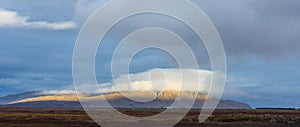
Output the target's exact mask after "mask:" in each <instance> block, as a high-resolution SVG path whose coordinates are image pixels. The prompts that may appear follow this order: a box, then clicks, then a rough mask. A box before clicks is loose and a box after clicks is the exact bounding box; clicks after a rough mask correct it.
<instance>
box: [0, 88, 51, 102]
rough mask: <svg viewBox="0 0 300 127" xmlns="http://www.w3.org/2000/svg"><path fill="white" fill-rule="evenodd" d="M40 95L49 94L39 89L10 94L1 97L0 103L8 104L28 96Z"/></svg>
mask: <svg viewBox="0 0 300 127" xmlns="http://www.w3.org/2000/svg"><path fill="white" fill-rule="evenodd" d="M39 96H47V95H43V94H41V92H39V91H30V92H25V93H21V94H14V95H8V96H4V97H0V105H4V104H8V103H11V102H15V101H19V100H23V99H27V98H34V97H39Z"/></svg>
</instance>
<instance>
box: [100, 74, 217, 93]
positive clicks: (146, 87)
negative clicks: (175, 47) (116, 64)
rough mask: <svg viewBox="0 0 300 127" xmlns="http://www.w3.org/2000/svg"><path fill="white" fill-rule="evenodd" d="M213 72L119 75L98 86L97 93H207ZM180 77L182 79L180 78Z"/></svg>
mask: <svg viewBox="0 0 300 127" xmlns="http://www.w3.org/2000/svg"><path fill="white" fill-rule="evenodd" d="M212 74H213V72H211V71H208V70H196V69H152V70H149V71H146V72H141V73H136V74H129V75H121V76H120V77H118V78H116V79H115V80H114V81H112V82H111V83H105V84H99V88H100V89H98V90H97V93H108V92H116V91H121V92H128V91H129V92H132V91H197V89H198V88H199V91H202V92H204V91H207V89H208V87H209V85H210V81H211V76H212ZM181 76H182V77H181Z"/></svg>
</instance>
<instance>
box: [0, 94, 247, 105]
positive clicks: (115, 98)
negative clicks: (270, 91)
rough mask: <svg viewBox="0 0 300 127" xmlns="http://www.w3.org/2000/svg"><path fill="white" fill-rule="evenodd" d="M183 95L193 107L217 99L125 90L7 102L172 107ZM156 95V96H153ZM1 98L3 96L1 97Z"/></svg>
mask: <svg viewBox="0 0 300 127" xmlns="http://www.w3.org/2000/svg"><path fill="white" fill-rule="evenodd" d="M123 95H125V96H126V97H130V98H135V99H133V100H136V99H137V100H144V99H146V100H148V99H149V98H150V99H153V100H152V101H150V102H135V101H133V100H129V99H127V98H126V97H124V96H123ZM179 95H181V99H182V100H190V99H192V98H193V97H195V98H196V101H195V104H194V105H193V107H192V108H201V107H202V106H203V104H204V101H205V100H206V99H211V100H214V101H216V100H217V99H216V98H213V97H209V96H208V95H207V94H201V93H198V94H197V93H196V94H195V93H194V92H182V93H180V92H178V91H165V92H162V93H160V94H159V93H158V92H125V93H122V94H121V93H106V94H100V95H77V94H68V95H41V96H38V97H32V98H25V99H21V100H17V101H14V102H10V103H7V104H6V106H12V107H26V108H32V107H33V108H51V107H52V108H68V107H72V108H73V107H78V108H80V107H81V105H80V102H79V98H81V99H83V100H85V101H90V102H93V101H94V100H97V101H98V100H99V102H102V101H103V102H104V101H105V100H107V101H108V102H109V103H110V104H111V105H112V106H113V107H115V108H161V107H163V108H168V107H170V106H171V105H172V104H173V102H174V101H175V99H176V98H177V97H178V96H179ZM153 97H154V98H153ZM0 99H1V98H0ZM172 108H178V107H172ZM217 108H219V109H251V106H250V105H248V104H246V103H242V102H236V101H231V100H219V104H218V106H217Z"/></svg>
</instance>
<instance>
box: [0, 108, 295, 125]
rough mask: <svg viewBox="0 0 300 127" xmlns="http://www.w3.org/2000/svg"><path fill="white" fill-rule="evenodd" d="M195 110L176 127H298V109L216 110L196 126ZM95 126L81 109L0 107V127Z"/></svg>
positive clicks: (129, 111)
mask: <svg viewBox="0 0 300 127" xmlns="http://www.w3.org/2000/svg"><path fill="white" fill-rule="evenodd" d="M120 111H121V112H123V113H124V114H127V115H132V116H137V117H143V116H150V115H154V114H157V113H160V112H161V111H162V110H157V109H122V110H120ZM199 113H200V111H199V110H192V111H191V112H190V113H189V114H188V115H187V116H186V117H185V118H184V119H183V120H182V121H181V122H180V123H178V124H177V125H176V126H177V127H300V111H299V110H217V111H215V112H214V114H213V115H212V116H211V117H210V118H209V119H208V120H207V121H206V122H204V123H198V122H197V120H198V119H197V118H198V115H199ZM41 126H42V127H99V126H98V125H97V124H96V123H95V122H93V120H91V119H90V118H89V117H88V115H87V114H86V113H85V112H84V110H82V109H79V108H73V109H24V108H6V107H1V108H0V127H41Z"/></svg>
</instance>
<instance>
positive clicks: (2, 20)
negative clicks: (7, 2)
mask: <svg viewBox="0 0 300 127" xmlns="http://www.w3.org/2000/svg"><path fill="white" fill-rule="evenodd" d="M30 19H31V17H29V16H22V15H20V14H18V13H17V12H15V11H10V10H5V9H2V8H0V27H13V28H16V27H28V28H34V29H49V30H67V29H73V28H75V27H76V24H75V23H74V22H72V21H64V22H48V21H30Z"/></svg>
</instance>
